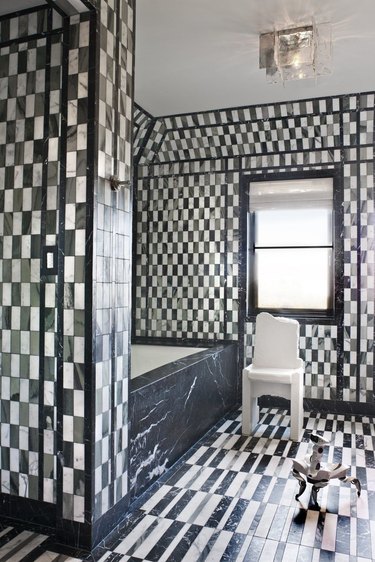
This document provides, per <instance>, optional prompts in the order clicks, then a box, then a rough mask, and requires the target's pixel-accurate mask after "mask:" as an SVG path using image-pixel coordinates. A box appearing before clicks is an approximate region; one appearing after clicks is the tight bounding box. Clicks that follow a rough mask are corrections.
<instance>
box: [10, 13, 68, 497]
mask: <svg viewBox="0 0 375 562" xmlns="http://www.w3.org/2000/svg"><path fill="white" fill-rule="evenodd" d="M58 28H61V20H60V19H59V17H57V16H56V14H55V15H53V13H52V10H47V9H45V10H40V11H38V12H36V11H33V12H31V13H28V14H25V15H23V16H21V17H17V18H14V17H13V18H12V17H11V18H3V19H2V20H1V21H0V235H1V254H0V259H1V263H2V268H1V277H0V284H1V300H0V309H1V315H0V316H1V468H0V471H1V492H2V493H4V494H10V495H12V496H22V497H24V498H31V499H34V500H41V501H45V502H48V503H54V502H55V501H56V457H55V429H56V403H55V391H54V386H55V383H56V376H57V375H56V368H57V365H56V341H57V339H56V332H57V306H56V291H57V276H56V273H57V272H56V271H49V270H48V268H47V267H46V265H47V264H46V263H45V260H46V250H47V249H48V247H53V248H54V247H55V246H56V241H57V236H58V224H59V220H58V185H59V166H58V159H59V151H60V142H59V136H60V125H61V123H60V88H61V38H60V35H59V33H58ZM52 31H54V32H55V35H53V36H52V35H51V32H52ZM41 34H43V35H44V37H40V35H41ZM29 35H34V36H38V37H39V38H34V39H31V40H29V39H28V36H29ZM16 39H18V40H17V41H16Z"/></svg>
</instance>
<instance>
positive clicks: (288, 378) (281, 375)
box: [244, 365, 303, 384]
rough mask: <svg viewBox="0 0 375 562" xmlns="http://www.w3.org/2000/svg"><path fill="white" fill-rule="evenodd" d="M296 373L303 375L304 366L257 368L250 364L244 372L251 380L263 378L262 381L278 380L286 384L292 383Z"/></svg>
mask: <svg viewBox="0 0 375 562" xmlns="http://www.w3.org/2000/svg"><path fill="white" fill-rule="evenodd" d="M294 373H300V374H301V376H302V375H303V369H302V368H298V367H297V368H295V369H276V368H274V367H273V368H268V369H266V368H259V367H258V368H256V367H254V366H253V365H249V366H248V367H246V369H244V374H245V375H247V377H248V379H249V380H252V381H255V380H261V381H262V382H278V383H284V384H291V382H292V376H293V374H294Z"/></svg>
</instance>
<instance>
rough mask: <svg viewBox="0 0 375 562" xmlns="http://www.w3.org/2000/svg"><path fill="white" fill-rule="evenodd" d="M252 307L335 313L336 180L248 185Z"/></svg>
mask: <svg viewBox="0 0 375 562" xmlns="http://www.w3.org/2000/svg"><path fill="white" fill-rule="evenodd" d="M249 195H250V199H249V203H250V207H249V210H250V223H249V225H250V238H249V242H250V245H249V265H250V267H249V276H250V277H249V295H250V299H249V302H250V308H251V309H252V310H253V311H254V312H258V311H259V310H261V309H262V310H270V311H281V310H284V311H285V312H289V313H292V312H293V311H297V312H298V313H299V314H303V313H306V314H307V315H309V314H310V315H313V314H316V313H319V314H323V315H324V314H326V313H327V312H332V310H333V302H334V286H333V279H334V277H335V273H334V268H335V263H334V255H333V252H334V245H333V239H334V234H333V178H332V177H322V178H320V177H313V178H303V179H289V178H288V179H286V180H280V179H278V180H275V181H268V180H267V181H255V182H251V183H250V191H249Z"/></svg>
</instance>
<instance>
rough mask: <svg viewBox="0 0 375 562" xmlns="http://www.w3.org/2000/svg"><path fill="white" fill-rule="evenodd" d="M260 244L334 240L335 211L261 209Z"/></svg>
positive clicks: (258, 217)
mask: <svg viewBox="0 0 375 562" xmlns="http://www.w3.org/2000/svg"><path fill="white" fill-rule="evenodd" d="M255 244H256V246H296V245H298V246H320V245H327V244H332V211H329V210H326V209H298V210H296V209H293V210H272V211H257V213H256V219H255Z"/></svg>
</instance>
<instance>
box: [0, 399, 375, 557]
mask: <svg viewBox="0 0 375 562" xmlns="http://www.w3.org/2000/svg"><path fill="white" fill-rule="evenodd" d="M374 422H375V419H374V418H368V417H362V416H351V415H345V416H344V415H323V414H310V415H306V417H305V434H304V438H303V441H302V442H301V443H293V442H292V441H289V439H288V437H289V418H288V415H287V414H286V412H285V411H281V410H276V409H274V410H267V411H263V412H262V417H261V420H260V424H259V426H258V428H257V432H256V433H255V434H254V435H253V436H252V437H243V436H242V435H241V415H240V412H235V413H233V414H232V415H230V416H228V417H226V418H225V419H224V420H223V421H222V422H221V423H220V424H218V425H217V426H215V427H214V428H213V429H212V430H211V431H210V432H209V434H207V435H206V436H205V438H204V439H203V440H201V441H200V442H199V443H197V445H196V446H195V447H194V448H193V449H192V450H190V451H189V453H187V455H185V457H184V458H183V459H182V461H180V462H179V463H178V464H177V465H176V466H175V467H173V469H172V470H170V471H169V472H168V473H167V474H166V475H164V476H163V478H162V479H161V481H160V482H159V483H158V485H157V486H154V487H153V489H152V490H151V491H150V492H148V493H146V494H145V495H144V496H143V497H142V498H141V500H139V501H138V502H137V504H136V505H135V506H134V507H133V509H132V512H131V513H129V515H128V516H127V517H126V519H125V521H124V522H123V523H122V524H121V525H120V526H119V528H118V529H117V530H116V532H115V533H113V534H112V535H111V536H110V537H108V538H107V540H106V541H104V543H103V544H102V545H100V546H99V547H98V548H97V549H96V550H95V551H94V552H93V553H92V554H90V555H86V556H85V555H84V554H82V552H81V553H79V552H75V551H74V550H72V549H71V550H69V549H61V548H59V547H58V546H57V545H54V543H53V540H52V539H51V538H48V537H46V536H45V535H38V534H35V533H32V532H30V531H26V530H23V531H20V530H16V529H14V528H11V527H9V526H8V527H6V526H5V525H4V526H3V527H2V528H1V530H0V562H5V561H7V562H8V561H10V562H21V561H26V562H33V561H38V562H47V561H48V562H50V561H56V562H63V561H68V562H75V561H78V560H82V561H92V562H94V561H95V562H104V561H106V562H119V561H124V562H125V561H129V562H141V561H143V562H182V561H183V562H203V561H207V562H219V561H223V562H232V561H233V562H253V561H254V562H272V561H275V562H276V561H280V562H293V561H298V562H318V561H326V560H327V561H333V560H334V561H337V562H371V561H374V560H375V458H374V447H375V425H374ZM312 431H315V432H318V433H319V434H321V435H323V436H324V437H325V438H328V439H330V440H331V444H330V445H329V446H327V447H326V448H325V452H324V457H323V461H324V462H343V463H345V464H348V465H350V467H351V470H350V474H351V475H352V476H356V477H357V478H359V480H360V481H361V484H362V494H361V497H360V498H357V496H356V491H355V488H354V487H353V486H352V487H351V486H350V485H349V484H344V483H341V482H339V481H338V480H334V481H332V482H331V483H330V484H329V486H327V487H326V488H324V489H323V490H321V491H320V492H319V494H318V501H319V504H320V509H319V508H317V507H316V506H314V505H313V504H312V503H311V501H310V485H308V487H307V489H306V491H305V492H304V494H303V495H302V496H301V498H300V500H301V501H300V502H297V501H296V500H295V494H296V492H297V491H298V482H297V481H296V479H295V478H294V477H293V476H292V475H291V467H292V459H293V458H295V457H304V456H305V455H306V453H307V451H308V448H309V438H308V436H309V434H310V432H312Z"/></svg>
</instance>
